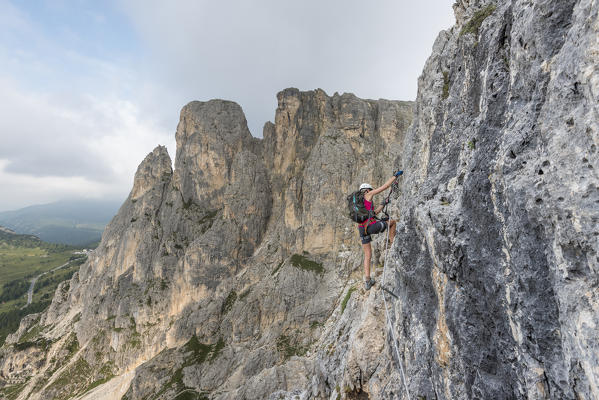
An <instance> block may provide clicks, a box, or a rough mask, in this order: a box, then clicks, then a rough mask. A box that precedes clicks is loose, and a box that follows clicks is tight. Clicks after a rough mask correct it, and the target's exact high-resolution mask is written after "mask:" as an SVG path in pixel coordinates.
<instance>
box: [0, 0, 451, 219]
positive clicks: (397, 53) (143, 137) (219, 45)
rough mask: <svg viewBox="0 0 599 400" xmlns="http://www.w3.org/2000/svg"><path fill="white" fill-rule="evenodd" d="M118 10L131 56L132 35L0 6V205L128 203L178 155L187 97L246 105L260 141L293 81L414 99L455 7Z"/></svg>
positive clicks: (130, 4)
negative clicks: (165, 156)
mask: <svg viewBox="0 0 599 400" xmlns="http://www.w3.org/2000/svg"><path fill="white" fill-rule="evenodd" d="M15 4H17V3H15ZM44 4H45V5H46V6H47V7H48V6H49V5H50V7H51V5H52V4H54V3H47V4H46V3H44ZM90 4H96V3H90ZM118 4H120V7H121V9H122V10H123V11H124V12H125V13H126V15H127V16H128V18H129V20H130V22H131V23H132V24H133V25H134V26H135V29H136V30H137V32H138V34H139V36H140V38H141V40H142V41H143V43H144V44H145V46H146V47H145V48H144V49H143V50H142V49H135V51H134V52H131V53H127V51H128V49H130V48H132V47H135V46H134V44H135V40H133V39H132V38H126V37H122V43H121V44H123V46H119V49H118V51H117V50H116V49H114V51H115V54H116V53H118V54H119V55H111V54H110V50H111V49H110V47H109V46H108V45H107V43H108V42H106V41H102V40H103V36H102V35H101V34H99V36H97V37H95V36H94V35H87V36H86V35H80V34H81V33H82V32H77V30H76V29H77V26H78V25H77V24H73V25H72V27H71V26H65V27H64V29H62V28H61V27H60V21H59V22H57V24H58V25H59V26H58V28H60V29H58V30H57V31H59V32H60V33H59V34H58V36H54V37H53V36H52V35H48V34H47V32H46V31H45V30H43V29H42V28H40V23H41V22H40V21H38V20H35V19H31V18H32V17H29V16H28V15H27V14H25V13H22V12H21V11H20V10H19V9H18V8H16V7H14V6H13V5H12V4H11V3H10V2H7V1H6V0H0V8H2V10H3V12H2V13H1V14H0V87H2V90H1V91H0V143H1V145H0V161H1V162H0V187H2V188H3V189H4V188H7V190H6V191H4V190H3V193H10V195H8V196H6V195H5V196H0V210H3V209H8V208H15V207H23V206H26V205H29V204H35V203H40V202H47V201H53V200H58V199H61V198H65V197H72V196H97V197H106V196H118V197H123V196H125V195H126V193H127V192H128V191H129V190H130V188H131V184H132V180H133V174H134V171H135V169H136V167H137V165H138V164H139V163H140V162H141V160H142V159H143V158H144V156H145V155H146V154H147V153H148V152H149V151H151V150H152V149H153V148H154V147H155V146H156V145H158V144H166V145H167V147H168V148H169V150H170V154H171V156H173V157H174V151H175V146H174V136H175V135H174V132H175V128H176V123H177V121H178V116H179V110H180V108H181V107H182V106H183V105H184V104H185V103H187V102H188V101H191V100H209V99H212V98H224V99H228V100H233V101H236V102H238V103H239V104H240V105H241V106H242V107H243V109H244V111H245V113H246V117H247V119H248V123H249V125H250V129H251V130H252V133H253V134H254V135H256V136H261V135H262V125H263V124H264V122H266V121H267V120H272V119H273V117H274V112H275V108H276V98H275V95H276V93H277V92H278V91H279V90H282V89H284V88H286V87H292V86H293V87H298V88H300V89H302V90H310V89H315V88H319V87H320V88H322V89H324V90H326V91H327V92H328V93H329V94H333V93H334V92H335V91H339V92H353V93H355V94H356V95H358V96H360V97H366V98H391V99H404V100H409V99H414V98H415V96H416V84H417V77H418V75H419V74H420V72H421V70H422V66H423V65H424V62H425V60H426V57H427V56H428V54H429V53H430V49H431V47H432V43H433V41H434V38H435V37H436V35H437V33H438V31H439V30H440V29H443V28H447V27H449V26H450V25H451V24H452V23H453V14H452V11H451V2H447V1H446V0H422V1H420V2H398V1H396V0H381V1H377V2H375V3H365V2H363V1H358V0H344V1H342V0H329V1H316V0H306V1H303V2H285V1H275V0H257V1H251V2H250V1H237V2H233V1H221V2H214V1H206V0H180V1H174V2H163V1H158V0H150V1H145V0H144V1H142V0H119V3H118ZM62 7H67V8H65V9H64V10H62V9H61V10H62V11H61V12H66V11H65V10H67V9H68V6H66V5H64V4H63V5H62ZM81 17H82V18H84V17H85V18H88V19H90V21H92V22H90V23H96V24H99V25H98V26H102V27H101V28H98V29H99V30H98V32H102V30H111V28H115V27H116V28H119V27H120V26H115V24H117V25H118V24H120V23H121V22H120V20H118V18H117V20H118V21H117V22H115V21H116V20H115V19H113V18H112V17H114V16H113V15H111V13H110V10H107V9H101V10H100V9H98V10H94V9H93V8H92V9H91V10H90V11H89V13H87V11H86V14H85V16H84V15H81ZM35 18H42V17H40V16H36V17H35ZM44 22H45V23H47V22H48V21H44ZM53 23H54V22H53ZM73 27H74V28H73ZM71 28H73V29H75V30H73V29H71ZM123 31H127V30H126V29H124V30H123ZM119 32H120V31H119ZM111 37H112V36H111ZM94 38H95V39H94ZM85 40H100V41H102V43H89V46H86V43H85ZM87 47H89V48H99V49H102V52H94V51H91V52H87V51H84V50H82V49H85V48H87ZM123 49H124V50H123ZM106 51H108V53H106Z"/></svg>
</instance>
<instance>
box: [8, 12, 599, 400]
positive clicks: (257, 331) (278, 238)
mask: <svg viewBox="0 0 599 400" xmlns="http://www.w3.org/2000/svg"><path fill="white" fill-rule="evenodd" d="M454 11H455V15H456V25H455V26H454V27H453V28H451V29H449V30H447V31H444V32H441V33H440V35H439V37H438V38H437V40H436V42H435V44H434V46H433V51H432V55H431V57H430V58H429V60H428V61H427V63H426V65H425V68H424V71H423V74H422V76H421V77H420V79H419V91H418V97H417V99H416V102H415V103H414V104H412V103H407V102H394V101H385V100H379V101H372V100H361V99H358V98H356V97H355V96H353V95H349V94H344V95H337V94H335V95H334V96H332V97H329V96H327V95H326V94H325V93H324V92H322V91H321V90H317V91H311V92H300V91H298V90H295V89H287V90H284V91H283V92H281V93H279V94H278V108H277V110H276V115H275V119H274V123H270V122H269V123H266V125H265V126H264V135H263V137H264V138H263V139H256V138H252V137H251V135H250V134H249V131H248V130H247V126H246V122H245V117H244V116H243V113H242V111H241V109H240V107H239V106H238V105H236V104H234V103H231V102H226V101H221V100H213V101H210V102H192V103H190V104H188V105H187V106H185V107H184V108H183V110H182V111H181V119H180V123H179V126H178V128H177V133H176V137H177V155H176V160H175V170H174V172H173V171H172V169H171V161H170V158H169V156H168V154H167V153H166V150H165V149H164V148H162V147H158V148H156V149H155V150H154V152H152V153H151V154H149V155H148V157H147V158H146V159H145V160H144V161H143V162H142V164H141V165H140V167H139V169H138V171H137V174H136V176H135V180H134V185H133V190H132V192H131V194H130V196H129V198H128V199H127V201H126V202H125V203H124V204H123V206H122V207H121V209H120V210H119V213H118V214H117V216H116V217H115V218H114V219H113V221H112V222H111V223H110V225H109V226H108V228H107V229H106V232H105V233H104V236H103V239H102V243H101V244H100V247H99V248H98V249H97V250H96V251H95V253H94V254H93V255H92V256H90V258H89V261H88V262H87V263H86V264H84V265H83V266H82V267H81V270H80V271H79V273H78V274H75V275H74V276H73V278H72V279H71V280H70V281H69V282H67V283H65V284H63V285H61V286H60V287H59V288H58V290H57V292H56V294H55V297H54V300H53V303H52V305H51V307H50V308H49V309H48V310H47V311H46V312H44V313H42V314H41V315H31V316H28V317H26V318H25V319H24V320H23V321H22V323H21V326H20V328H19V330H18V331H17V332H16V333H15V334H13V335H11V336H10V337H9V338H8V339H7V344H6V345H5V346H4V347H3V349H2V350H1V355H0V357H1V358H0V379H2V384H5V385H7V386H4V387H3V388H2V393H3V394H4V395H5V397H7V398H19V399H25V398H31V399H50V398H72V397H74V398H86V399H100V398H116V399H120V398H123V399H142V398H146V399H172V398H179V399H183V398H189V399H191V398H196V399H202V398H209V399H296V398H300V399H341V398H346V399H355V398H371V399H408V395H407V392H406V390H405V389H404V387H403V386H402V380H401V375H400V369H399V367H400V365H401V366H403V368H404V370H405V375H406V383H407V386H408V389H409V391H410V395H411V397H410V398H426V399H432V398H437V399H467V398H473V399H478V398H484V399H526V398H530V399H544V398H551V399H587V398H588V399H590V398H599V367H598V366H599V342H598V341H597V329H598V328H597V326H598V324H599V288H598V285H599V282H598V275H597V274H598V269H599V258H598V254H597V252H598V250H599V231H598V226H599V224H598V220H599V177H598V175H597V172H596V168H597V166H598V165H599V156H598V154H597V146H598V145H599V134H598V133H597V132H598V131H599V126H598V125H599V122H598V121H599V109H598V108H599V106H598V104H599V98H598V97H599V78H598V77H599V73H598V71H597V69H598V68H599V67H598V65H599V40H598V38H599V3H597V2H596V1H592V0H564V1H545V0H533V1H529V0H526V1H525V0H511V1H508V0H503V1H497V2H491V1H475V0H460V1H457V2H456V4H455V5H454ZM398 73H399V71H398ZM412 109H413V115H412ZM399 166H401V167H402V169H404V170H405V171H406V174H405V177H404V178H402V180H401V185H400V190H399V193H398V196H397V198H396V201H395V202H394V203H393V215H394V216H396V217H398V218H399V221H400V222H399V226H398V235H397V237H396V239H395V243H394V244H393V246H392V247H391V249H390V250H389V251H388V252H387V254H386V256H387V257H386V259H387V266H386V271H387V273H386V278H387V279H386V281H385V282H384V285H385V287H387V288H388V289H389V290H390V291H392V292H393V293H394V294H395V295H396V296H397V297H393V296H391V295H390V294H387V292H383V291H380V290H378V288H379V287H380V283H381V282H380V280H381V278H382V276H381V274H380V272H381V270H380V268H375V271H376V272H375V274H376V275H377V279H378V280H379V285H378V286H375V289H376V290H370V291H369V292H364V290H363V288H362V285H361V273H362V272H361V249H360V245H359V242H358V237H357V234H356V231H355V226H354V225H353V224H352V223H351V222H349V221H348V220H347V219H345V217H343V216H342V213H343V207H344V204H343V200H344V195H345V194H346V193H348V192H350V191H351V190H352V189H353V188H355V187H356V186H357V185H358V184H359V183H361V182H363V181H369V182H371V183H373V184H378V183H382V182H383V180H384V179H386V178H387V177H388V176H389V175H390V173H391V172H392V171H393V169H394V168H396V167H399ZM382 239H383V238H377V239H376V240H375V245H374V248H375V259H374V262H373V264H374V266H375V267H378V266H380V265H381V264H382V262H383V260H384V259H385V254H383V252H382V249H383V246H382V245H381V243H382ZM383 296H386V297H383ZM384 299H386V300H387V303H388V304H389V305H390V311H391V313H390V319H391V326H392V330H393V331H392V332H393V334H394V335H395V336H396V337H397V339H398V340H397V341H396V342H395V343H393V342H392V340H391V335H390V333H391V332H390V331H388V330H387V327H386V318H385V315H386V314H385V307H384V302H383V300H384ZM395 345H397V346H398V350H399V359H398V357H396V355H395V347H394V346H395Z"/></svg>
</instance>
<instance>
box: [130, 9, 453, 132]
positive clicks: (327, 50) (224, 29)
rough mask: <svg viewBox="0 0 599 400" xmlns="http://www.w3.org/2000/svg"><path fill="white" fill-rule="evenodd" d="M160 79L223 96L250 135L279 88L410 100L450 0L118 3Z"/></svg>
mask: <svg viewBox="0 0 599 400" xmlns="http://www.w3.org/2000/svg"><path fill="white" fill-rule="evenodd" d="M121 4H122V5H123V8H124V10H126V12H127V13H128V15H129V17H130V18H131V19H132V21H134V23H135V25H136V26H137V29H138V30H139V32H140V34H141V37H142V38H144V39H145V42H146V44H147V46H148V47H149V49H150V52H151V54H153V58H152V60H151V63H150V64H152V65H155V66H157V67H156V68H155V70H156V74H157V76H159V77H160V79H161V80H164V81H165V82H169V85H170V86H171V88H172V90H173V91H176V92H178V93H179V94H180V96H181V98H183V99H185V100H186V101H187V100H194V99H198V100H207V99H210V98H227V99H230V100H234V101H237V102H238V103H240V105H241V106H242V107H243V108H244V110H245V112H246V117H247V119H248V121H249V124H250V128H251V130H252V133H253V134H254V135H257V136H261V134H262V132H261V128H262V124H263V123H264V122H266V121H267V120H269V119H272V118H273V115H274V110H275V108H276V100H275V94H276V93H277V92H278V91H279V90H282V89H284V88H286V87H290V86H294V87H299V88H300V89H302V90H309V89H315V88H318V87H320V88H323V89H324V90H325V91H327V92H328V93H329V94H332V93H333V92H335V91H339V92H353V93H355V94H356V95H358V96H360V97H367V98H390V99H402V100H411V99H414V98H415V97H416V85H417V78H418V76H419V74H420V73H421V70H422V67H423V65H424V62H425V60H426V57H427V56H428V55H429V54H430V51H431V48H432V44H433V41H434V39H435V37H436V35H437V33H438V32H439V30H441V29H444V28H448V27H450V26H451V25H452V23H453V12H452V10H451V2H448V1H446V0H422V1H418V2H403V1H402V2H400V1H397V0H385V1H377V2H374V3H373V2H370V3H369V2H364V1H359V0H329V1H321V0H306V1H301V2H287V1H278V0H259V1H251V2H249V1H237V2H233V1H219V2H214V1H197V0H181V1H175V2H162V1H158V0H153V1H147V0H144V1H142V0H122V1H121Z"/></svg>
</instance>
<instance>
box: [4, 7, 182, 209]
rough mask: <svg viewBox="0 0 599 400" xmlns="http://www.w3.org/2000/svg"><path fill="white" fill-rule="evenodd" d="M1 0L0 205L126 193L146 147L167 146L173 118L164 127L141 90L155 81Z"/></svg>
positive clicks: (151, 87)
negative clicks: (78, 45) (55, 33)
mask: <svg viewBox="0 0 599 400" xmlns="http://www.w3.org/2000/svg"><path fill="white" fill-rule="evenodd" d="M0 3H1V5H2V6H3V7H4V6H6V10H7V12H6V13H4V14H2V16H1V17H0V22H2V23H3V24H2V26H0V87H2V91H0V143H1V145H0V160H2V163H1V164H0V168H1V169H0V187H2V188H3V193H6V194H7V195H3V196H1V197H0V210H2V209H7V208H14V207H16V206H19V207H22V206H26V205H30V204H36V203H39V202H44V201H53V200H57V199H62V198H69V197H73V196H76V197H90V196H92V197H97V196H109V197H114V196H117V197H124V196H125V195H126V193H127V192H128V191H129V189H130V187H131V185H132V181H133V174H134V172H135V169H136V167H137V165H138V164H139V163H140V162H141V160H143V158H144V157H145V155H146V154H147V153H148V152H150V151H151V150H152V149H153V148H154V147H155V146H156V145H158V144H166V145H167V146H168V147H169V148H170V149H171V151H172V152H173V151H174V148H175V147H174V134H173V133H172V132H174V129H175V125H174V124H173V125H172V126H170V129H167V128H166V123H165V122H167V121H166V120H164V118H162V117H161V114H160V113H156V114H153V113H152V111H153V109H152V108H151V107H148V108H144V104H149V102H148V101H147V100H146V99H142V98H141V96H143V95H147V94H149V93H152V96H153V98H154V101H155V99H156V98H157V96H156V94H157V93H158V92H159V91H160V90H161V89H160V88H159V87H154V85H152V84H151V83H146V82H143V81H140V80H139V79H138V77H137V76H136V74H135V72H134V69H133V68H131V66H130V65H128V64H127V63H120V60H115V59H110V58H98V57H96V56H95V55H93V54H86V53H84V52H80V51H77V49H75V48H73V47H72V46H69V45H67V44H66V43H64V42H62V41H61V40H56V38H53V37H52V36H49V35H47V34H46V32H45V31H44V30H43V29H42V27H41V26H40V25H43V24H42V23H41V22H40V21H34V20H31V19H30V18H29V17H28V16H27V15H26V14H24V13H23V12H21V10H19V9H16V8H15V7H13V6H12V5H11V4H10V3H7V2H2V1H1V0H0ZM3 11H4V9H3ZM94 18H95V19H96V20H97V19H98V18H97V17H94ZM100 23H102V22H101V21H100ZM138 96H140V97H138ZM165 97H166V98H168V96H165ZM150 103H152V102H150ZM176 113H177V111H176V108H175V110H174V112H173V115H174V116H175V118H173V119H174V120H176ZM168 122H170V123H172V121H170V120H169V121H168Z"/></svg>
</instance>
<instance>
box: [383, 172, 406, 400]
mask: <svg viewBox="0 0 599 400" xmlns="http://www.w3.org/2000/svg"><path fill="white" fill-rule="evenodd" d="M396 182H397V179H396V180H395V182H393V185H395V183H396ZM393 185H391V190H390V191H389V195H388V196H387V199H386V200H385V201H386V204H385V208H384V209H383V211H384V213H385V215H386V217H387V219H389V218H388V217H389V214H388V213H387V206H388V205H389V199H390V198H391V193H393V189H394V186H393ZM395 188H397V185H395ZM388 246H389V229H387V236H386V238H385V263H384V264H383V278H382V280H381V284H380V287H381V294H382V295H383V302H384V304H385V316H386V318H387V326H388V328H389V332H391V340H392V342H393V347H394V348H395V354H396V356H397V363H398V364H399V369H400V372H401V380H402V381H403V385H404V387H405V389H406V394H407V395H408V399H409V398H410V397H411V396H410V390H409V389H408V384H407V382H406V376H405V374H404V370H403V365H402V363H401V357H400V356H399V348H398V347H397V340H396V338H395V332H394V331H393V325H391V319H390V318H389V309H388V307H387V298H386V297H385V293H384V292H387V293H389V294H391V295H392V296H393V297H395V298H397V296H396V295H395V294H394V293H393V292H391V291H390V290H388V289H387V288H385V287H384V286H383V283H384V282H385V272H386V271H387V248H388Z"/></svg>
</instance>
